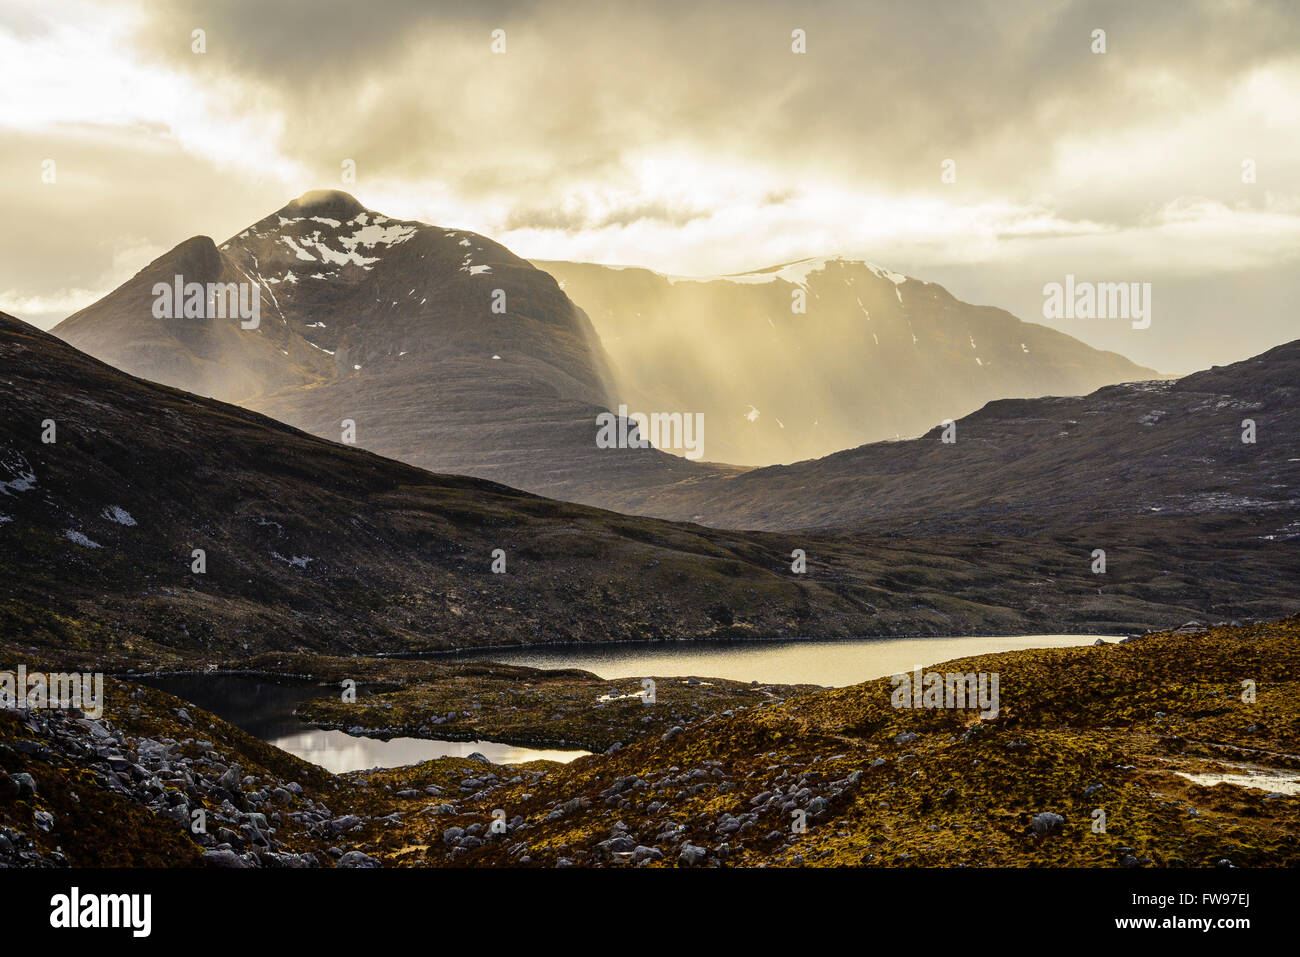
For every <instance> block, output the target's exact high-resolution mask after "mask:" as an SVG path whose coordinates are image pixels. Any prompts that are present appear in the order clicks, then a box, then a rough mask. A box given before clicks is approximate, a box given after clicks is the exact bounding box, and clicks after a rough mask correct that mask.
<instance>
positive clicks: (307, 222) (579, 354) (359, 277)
mask: <svg viewBox="0 0 1300 957" xmlns="http://www.w3.org/2000/svg"><path fill="white" fill-rule="evenodd" d="M176 276H182V277H183V279H184V281H185V282H191V281H193V282H198V283H203V284H206V283H210V282H211V283H224V282H236V283H239V282H243V283H245V284H247V285H248V286H251V287H252V288H253V289H255V290H256V292H257V294H258V297H259V300H260V302H261V316H260V323H259V324H258V325H257V327H256V328H251V329H249V328H244V327H243V326H244V323H241V321H240V320H239V319H238V318H234V317H231V318H210V319H208V318H188V319H187V318H174V319H159V318H156V317H155V316H154V313H153V308H154V303H155V300H156V296H155V294H154V291H153V290H154V287H155V284H157V283H162V284H163V285H164V286H171V285H172V284H173V283H174V281H175V277H176ZM250 298H251V296H250ZM53 331H54V333H55V334H56V335H58V336H60V337H61V338H63V339H64V340H65V341H67V342H69V343H71V344H72V345H74V346H76V347H77V348H79V349H83V350H85V351H86V352H89V353H90V354H92V355H94V356H96V357H97V358H100V359H103V360H104V361H105V362H108V363H110V364H112V365H114V366H117V367H118V368H120V369H123V370H125V371H127V372H130V373H131V374H133V375H138V376H141V377H143V378H148V379H151V380H153V381H156V382H161V383H163V384H166V385H172V386H175V387H177V388H180V389H185V390H186V391H190V392H195V393H197V394H200V395H209V396H213V397H215V398H218V399H221V400H224V401H228V402H235V403H238V404H240V405H243V406H245V407H246V408H250V409H254V410H257V411H260V412H264V413H265V414H267V415H271V416H273V417H275V418H277V419H280V420H281V421H283V422H287V423H289V424H291V425H294V426H296V427H298V428H301V429H303V430H304V431H307V432H310V433H312V434H314V435H319V436H322V437H325V438H330V439H334V440H335V441H338V440H340V439H342V438H343V437H344V420H350V421H351V422H353V423H355V443H356V444H357V445H360V446H361V447H363V448H367V449H370V450H371V451H374V452H378V453H380V454H383V455H387V456H391V457H394V458H400V459H402V460H404V461H407V462H410V463H413V464H416V465H419V466H421V467H423V468H429V469H434V470H440V471H448V472H456V473H458V474H464V475H473V476H478V477H483V478H490V479H493V480H497V481H501V482H506V483H509V484H511V485H513V486H515V487H518V488H524V489H530V490H536V491H547V490H553V489H560V490H563V489H565V488H567V487H568V486H570V485H573V486H576V488H577V489H578V491H579V492H580V490H581V489H582V488H584V487H586V486H588V485H591V486H596V487H599V486H609V487H618V486H619V484H620V482H622V481H625V480H628V479H627V478H626V477H625V474H624V473H628V474H629V475H630V476H631V479H630V480H631V481H632V483H633V485H640V484H642V483H643V482H644V481H646V480H647V477H650V478H651V479H652V480H655V481H664V480H670V479H671V478H672V477H673V476H675V475H677V474H679V473H681V472H682V471H683V470H684V467H685V466H686V465H687V463H685V462H684V461H683V460H681V459H678V458H676V457H673V456H669V455H666V454H662V453H659V452H657V451H655V450H654V449H613V450H610V449H598V448H596V445H595V435H596V425H595V422H596V415H597V414H598V413H600V412H601V411H602V410H605V409H610V408H615V407H616V405H617V400H616V395H615V391H614V385H613V381H612V377H611V374H610V371H609V367H608V362H607V359H606V357H605V354H604V352H603V350H602V349H601V346H600V342H599V340H598V339H597V337H596V335H595V333H594V331H593V330H592V327H591V324H590V322H589V321H588V320H587V317H586V315H585V314H584V313H583V312H582V310H580V309H578V308H576V307H575V306H574V305H573V303H572V302H571V301H570V300H569V299H568V298H567V297H566V296H565V295H564V293H563V292H561V291H560V288H559V286H558V285H557V284H556V282H555V280H554V279H552V278H551V277H550V276H549V275H547V274H546V273H544V272H542V271H541V270H539V269H537V268H535V267H533V266H531V265H529V264H528V263H527V262H525V261H524V260H522V259H519V258H518V257H517V256H515V255H513V254H512V253H511V252H510V251H509V250H507V249H505V248H504V247H502V246H500V245H498V244H497V243H494V242H492V241H491V240H489V239H486V238H484V237H482V236H479V235H477V234H474V233H468V232H464V231H460V230H452V229H442V228H439V227H435V226H429V225H426V224H424V223H419V222H414V221H403V220H394V219H389V218H388V217H386V216H383V215H381V214H379V213H375V212H373V211H371V210H367V209H366V208H365V207H363V206H362V205H361V204H360V203H359V202H358V201H357V200H356V199H355V198H353V197H352V196H350V195H348V194H347V193H342V192H338V191H317V192H311V193H307V194H304V195H303V196H301V197H299V198H298V199H296V200H294V201H292V202H290V203H289V204H288V205H286V206H285V207H284V208H282V209H280V210H278V211H276V212H274V213H272V214H271V215H269V216H267V217H265V218H264V219H262V220H260V221H259V222H257V223H255V224H253V225H252V226H250V227H248V228H247V229H245V230H243V231H242V232H240V233H239V234H238V235H236V236H233V237H231V238H230V239H228V240H226V241H225V242H223V243H222V244H221V245H220V246H217V245H216V244H215V243H213V241H212V240H211V239H209V238H207V237H203V236H200V237H195V238H192V239H189V240H187V241H186V242H184V243H181V245H179V246H177V247H176V248H175V249H173V250H171V251H170V252H168V253H166V254H165V255H163V256H161V257H159V258H158V259H157V260H155V261H154V262H153V263H151V264H149V266H147V267H146V268H145V269H144V270H142V271H141V272H140V273H139V274H137V275H136V276H135V277H134V278H132V279H131V280H130V281H128V282H127V283H125V284H124V285H123V286H121V287H120V288H118V289H116V290H114V291H113V292H112V293H110V294H109V295H107V296H105V297H104V298H103V299H101V300H99V301H98V302H96V303H94V304H92V305H90V306H88V307H86V308H85V309H83V310H81V311H80V312H78V313H76V314H75V315H73V316H70V317H69V318H68V319H66V320H64V321H63V322H62V323H60V324H59V325H58V326H56V327H55V329H54V330H53ZM656 476H658V478H655V477H656ZM577 497H580V495H578V496H577Z"/></svg>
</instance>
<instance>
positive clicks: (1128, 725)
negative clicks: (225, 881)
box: [0, 618, 1300, 867]
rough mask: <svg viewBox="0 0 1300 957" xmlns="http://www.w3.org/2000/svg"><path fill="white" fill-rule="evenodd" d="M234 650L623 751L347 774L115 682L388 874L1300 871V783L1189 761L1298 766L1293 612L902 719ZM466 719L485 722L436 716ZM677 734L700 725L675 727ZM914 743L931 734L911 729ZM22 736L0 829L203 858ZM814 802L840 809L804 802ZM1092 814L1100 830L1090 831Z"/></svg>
mask: <svg viewBox="0 0 1300 957" xmlns="http://www.w3.org/2000/svg"><path fill="white" fill-rule="evenodd" d="M241 664H243V665H244V666H245V667H247V668H249V669H251V670H257V671H262V672H264V673H278V674H299V675H311V676H313V677H315V678H317V679H318V680H321V681H322V682H326V683H332V682H335V681H337V680H341V678H343V677H353V678H355V679H356V680H358V681H361V682H363V683H365V682H369V683H370V684H371V685H372V686H377V688H376V690H377V693H375V694H372V695H369V696H366V697H363V698H362V699H361V700H360V702H359V703H358V704H355V705H344V704H343V703H342V702H341V701H340V700H338V699H337V698H330V699H321V700H319V701H317V702H313V703H312V707H311V709H310V713H311V714H312V716H313V717H315V718H318V719H320V720H328V721H333V722H337V723H342V724H345V725H348V726H351V725H358V724H359V725H362V726H365V727H368V728H371V729H372V730H373V729H383V728H386V727H393V726H399V725H400V726H406V725H409V726H411V727H414V728H417V729H418V728H426V729H427V732H428V734H429V735H430V736H434V737H453V736H455V735H456V734H457V733H459V732H463V733H464V734H466V735H469V736H482V737H492V738H498V739H504V738H510V737H514V738H515V740H516V741H517V742H519V743H533V744H538V745H548V746H555V745H556V744H558V743H559V742H561V741H563V742H566V743H569V744H570V745H576V746H582V747H587V748H588V749H590V750H603V749H604V747H607V746H608V744H610V743H613V742H616V741H617V742H621V743H622V744H623V745H624V746H623V747H622V748H620V749H616V750H614V751H613V752H612V753H609V754H595V755H592V756H590V757H585V758H580V759H578V760H576V761H573V762H572V763H569V764H565V765H560V764H555V763H551V762H534V763H532V764H528V765H508V766H496V767H489V766H488V765H485V764H483V763H481V762H478V761H473V760H467V759H460V758H444V759H439V760H435V761H430V762H426V763H424V764H420V765H415V766H412V767H406V768H397V769H390V770H385V771H377V772H370V773H353V774H348V775H339V776H335V775H330V774H328V773H326V772H324V771H323V770H321V769H319V768H316V767H315V766H313V765H309V764H306V763H305V762H302V761H299V760H298V759H296V758H293V757H291V756H289V755H287V754H284V753H283V752H280V751H278V750H277V749H275V748H273V747H271V746H269V745H267V744H265V743H263V742H261V741H258V740H256V739H254V738H252V737H250V736H248V735H246V734H244V733H243V732H240V731H238V730H237V729H235V728H233V727H231V726H229V725H228V724H226V723H225V722H223V721H221V720H220V719H217V718H214V717H212V716H210V715H208V714H206V713H205V712H202V711H201V710H199V709H196V708H193V707H190V708H188V709H187V710H188V711H189V713H190V715H191V722H192V723H189V724H186V723H185V722H183V721H182V720H181V719H179V718H178V717H177V709H178V708H179V707H180V705H181V704H182V702H180V701H179V700H178V699H175V698H172V697H171V696H169V695H165V694H163V693H162V692H158V691H155V690H153V689H147V688H142V687H140V686H138V685H134V684H133V683H129V682H118V681H113V682H112V691H111V694H113V695H115V696H117V697H118V699H119V700H121V696H123V695H128V696H130V697H129V701H130V705H129V707H128V708H127V709H125V710H122V709H117V710H115V711H114V713H113V715H112V717H113V720H114V722H115V723H116V724H117V725H118V726H119V727H121V728H122V729H123V730H125V731H127V732H128V733H130V734H141V735H147V736H150V737H158V736H169V737H172V738H176V739H178V740H181V739H184V738H186V737H195V736H201V737H204V738H207V739H209V740H212V741H213V742H214V743H215V744H216V746H217V747H218V749H220V750H222V751H223V752H227V753H229V754H231V755H233V756H235V757H236V758H237V759H238V760H239V761H240V762H241V764H242V765H243V766H244V767H245V768H246V770H247V773H250V774H254V775H257V776H259V777H265V778H267V779H273V780H281V781H288V780H292V781H297V782H299V783H300V784H301V785H302V786H303V787H304V789H307V790H308V791H309V792H311V793H314V794H317V795H320V796H321V797H322V798H323V799H324V800H327V801H328V803H329V806H330V808H331V810H332V812H333V813H335V814H340V815H341V814H356V815H359V816H360V817H361V818H362V824H361V825H360V826H359V827H358V828H357V829H356V830H353V831H349V833H348V834H347V835H346V836H345V837H342V838H336V839H335V843H337V844H338V846H339V847H342V848H343V849H353V848H355V849H358V850H362V851H364V852H366V853H367V854H370V855H373V856H374V857H376V858H378V859H380V860H381V861H383V862H384V863H385V864H388V865H398V866H447V865H453V866H479V865H482V866H499V865H508V864H516V865H517V864H520V863H525V864H529V865H531V866H552V865H555V864H556V863H558V862H560V861H561V859H564V860H567V861H569V862H572V863H574V864H577V865H597V864H616V863H623V862H624V861H625V860H626V857H627V856H626V855H611V854H609V853H608V852H607V851H606V850H603V849H602V847H601V846H599V845H601V844H602V842H605V841H606V840H607V839H608V838H610V837H611V835H617V834H626V835H629V836H630V837H632V838H633V840H634V841H635V843H637V844H639V845H643V846H646V847H653V848H656V849H658V850H659V851H660V852H661V853H662V854H663V855H664V857H663V860H661V861H660V860H650V861H648V862H647V865H646V866H670V865H674V864H676V863H677V857H678V851H679V849H680V848H681V847H682V846H683V845H684V844H685V843H690V844H694V845H698V846H700V847H703V848H706V849H707V852H708V853H707V856H706V858H705V862H706V863H725V864H727V865H735V866H772V865H777V866H779V865H792V864H793V865H813V866H847V865H858V866H861V865H869V866H885V867H892V866H955V865H967V866H975V867H978V866H1032V867H1039V866H1047V867H1052V866H1086V867H1112V866H1118V865H1120V864H1121V863H1124V864H1127V865H1129V866H1137V865H1141V866H1157V867H1159V866H1182V865H1186V866H1195V867H1201V866H1214V865H1217V864H1219V863H1220V862H1221V861H1223V860H1225V859H1226V860H1227V861H1229V862H1231V863H1232V864H1234V865H1237V866H1296V865H1297V864H1300V796H1297V795H1295V794H1285V795H1278V794H1270V793H1268V792H1267V791H1265V790H1260V789H1254V788H1244V787H1239V786H1236V785H1232V784H1218V785H1215V786H1213V787H1207V786H1202V785H1198V784H1193V783H1192V782H1191V781H1190V780H1188V779H1186V778H1184V777H1182V776H1180V774H1179V773H1178V772H1184V773H1207V772H1215V771H1218V772H1233V771H1240V770H1242V768H1254V769H1260V770H1271V771H1277V772H1288V773H1295V772H1300V618H1291V619H1287V620H1285V621H1281V622H1275V623H1268V624H1258V625H1250V626H1246V627H1237V628H1230V627H1222V628H1211V629H1209V630H1207V631H1205V632H1203V633H1199V634H1174V633H1161V634H1153V635H1148V636H1145V637H1142V638H1139V639H1136V640H1133V641H1130V642H1127V643H1110V644H1105V645H1098V646H1085V647H1077V648H1062V649H1051V650H1039V651H1020V652H1008V653H1004V654H997V655H985V656H980V657H974V658H967V659H962V660H960V661H956V662H950V663H946V664H943V665H936V666H933V670H937V671H941V672H947V671H955V672H991V673H992V672H995V673H997V674H998V675H999V690H1000V702H999V704H1000V710H999V713H998V715H997V716H996V718H990V719H980V717H979V716H978V715H977V714H976V713H975V712H973V711H961V710H953V709H943V708H938V709H929V710H927V709H899V708H895V707H893V706H892V704H891V692H892V690H893V688H892V684H891V682H890V681H889V680H888V679H881V680H877V681H871V682H867V683H865V684H860V685H855V686H852V687H847V688H836V689H821V690H813V689H808V688H783V687H780V686H763V687H755V686H751V685H744V684H740V683H736V682H723V681H711V680H709V679H704V680H703V681H702V682H701V683H698V684H688V683H685V682H683V680H682V679H659V680H658V682H657V688H656V692H657V702H656V704H654V705H646V704H643V703H642V702H641V701H640V699H638V698H625V699H621V700H616V701H610V702H608V703H606V704H603V705H601V704H598V702H597V700H596V699H597V698H598V697H599V696H600V695H602V694H607V693H610V692H616V693H621V694H627V693H631V692H636V691H639V690H641V685H640V682H639V680H636V679H627V680H623V681H615V682H606V681H603V680H602V679H599V678H596V677H595V676H593V675H589V674H586V673H583V672H576V671H567V672H540V671H536V670H534V669H521V668H515V667H508V666H503V665H495V664H491V663H481V662H475V663H465V662H459V663H457V662H427V661H391V660H379V659H344V658H329V657H322V656H293V655H279V656H263V657H261V658H254V659H249V660H246V661H244V662H242V663H241ZM29 667H36V665H35V664H33V665H30V666H29ZM927 670H929V669H927ZM1245 681H1250V682H1253V687H1254V689H1255V698H1254V700H1253V701H1251V700H1247V698H1248V696H1246V697H1245V698H1244V697H1243V691H1244V687H1243V682H1245ZM779 699H785V700H779ZM475 701H477V702H478V704H479V708H478V709H477V710H476V709H474V708H473V703H474V702H475ZM385 704H387V705H391V707H384V705H385ZM453 709H454V710H456V711H457V712H458V713H462V712H464V711H469V712H470V713H471V715H472V718H468V719H465V718H458V719H457V720H456V721H453V722H450V723H447V724H444V725H439V726H431V725H429V724H428V722H429V720H430V718H431V716H434V715H438V714H443V715H445V714H446V713H447V712H449V711H451V710H453ZM726 711H730V712H731V713H730V714H724V713H723V712H726ZM647 718H649V719H650V720H648V721H647V720H646V719H647ZM462 721H463V722H464V723H463V724H462V723H461V722H462ZM673 725H681V726H683V727H684V728H685V730H684V731H682V732H681V733H671V732H670V733H667V734H666V733H665V732H666V730H667V729H668V728H670V727H672V726H673ZM907 732H910V733H912V734H915V735H917V737H916V738H915V739H914V740H910V741H907V743H896V741H895V739H896V738H897V737H898V736H899V735H900V734H904V733H907ZM29 737H30V734H29V732H27V731H26V729H25V727H24V725H23V723H22V721H21V720H20V717H19V716H18V715H15V714H13V713H0V767H2V768H3V770H5V771H7V772H9V773H17V772H19V771H22V770H27V771H30V772H31V773H32V774H33V776H34V778H35V779H36V781H37V798H36V799H35V803H33V802H30V801H7V802H0V823H5V824H8V825H10V826H13V827H16V828H18V829H19V830H22V831H24V832H26V833H29V834H32V835H33V836H34V839H36V840H37V841H38V842H41V841H44V842H46V843H48V844H49V845H50V846H49V848H45V849H46V850H52V849H53V848H54V847H55V846H59V847H62V849H63V852H64V853H65V855H66V856H67V859H68V861H69V862H70V863H72V864H92V865H93V864H102V863H112V864H162V863H168V864H176V865H186V864H191V863H194V861H195V859H196V855H197V852H198V848H197V847H196V846H195V845H194V844H193V843H192V842H190V841H189V840H188V837H187V836H186V835H185V834H184V833H183V832H180V831H179V830H178V829H177V828H176V825H175V824H174V823H173V822H171V821H169V820H165V819H162V818H157V817H154V816H153V815H151V814H149V813H148V812H147V811H145V810H144V809H143V808H141V807H139V806H137V805H134V804H132V803H131V802H130V801H129V800H127V799H125V798H121V797H117V796H115V795H113V794H111V793H108V792H106V791H104V790H103V789H102V788H100V787H99V786H98V785H97V784H96V782H95V781H94V780H93V779H92V778H88V777H86V775H85V774H84V773H82V772H80V771H79V769H78V768H77V767H76V766H75V764H70V763H68V762H60V763H49V762H44V761H42V759H41V758H40V757H39V756H34V755H31V754H26V753H21V752H20V751H19V750H17V749H16V745H17V744H18V743H19V742H20V741H22V740H25V739H27V738H29ZM905 740H906V739H905ZM486 772H492V773H495V774H496V776H497V778H498V779H499V783H495V784H494V786H493V787H492V788H491V789H489V790H487V791H483V792H476V791H473V790H471V791H469V792H466V791H465V790H464V789H463V788H462V787H461V785H462V782H464V781H465V780H466V779H472V778H477V777H481V776H483V775H484V774H485V773H486ZM633 780H635V781H636V782H639V783H635V784H628V783H627V782H629V781H633ZM430 788H432V789H433V790H428V789H430ZM776 789H781V790H782V791H783V792H784V794H783V796H797V800H798V801H799V802H800V805H801V807H803V808H808V811H809V812H808V814H807V818H806V823H807V830H806V832H804V833H797V834H796V833H793V832H792V830H791V815H790V813H789V810H788V808H784V807H782V806H780V805H779V803H778V804H777V805H773V804H772V803H771V801H770V799H769V800H768V801H763V802H759V803H758V804H755V803H754V799H755V798H756V797H758V796H760V795H762V794H763V793H764V792H772V791H774V790H776ZM399 791H402V792H406V793H405V796H402V797H399V796H398V792H399ZM74 795H75V797H74ZM810 795H814V796H816V797H818V798H820V799H821V800H823V801H824V802H825V804H824V807H817V806H815V805H811V806H810V805H809V803H808V801H809V796H810ZM439 805H443V807H442V808H441V809H439V807H438V806H439ZM38 806H39V807H40V808H44V809H48V810H50V811H51V812H52V813H54V814H55V818H56V821H57V822H58V824H57V827H56V829H55V830H54V831H53V832H52V833H49V834H45V833H43V832H37V831H35V830H34V829H33V828H32V814H33V812H34V810H35V809H37V807H38ZM497 809H501V810H503V811H505V813H506V816H507V818H509V819H511V820H512V821H517V822H518V823H517V824H516V825H514V826H512V830H511V832H510V833H509V834H508V835H502V836H499V837H498V836H489V834H488V832H486V831H485V830H482V829H486V828H487V826H488V825H490V823H491V821H492V820H493V812H494V811H496V810H497ZM1098 810H1101V811H1102V812H1104V814H1105V829H1104V832H1098V831H1097V830H1095V828H1094V824H1095V822H1096V812H1097V811H1098ZM1047 812H1050V813H1052V814H1056V815H1059V816H1060V817H1061V818H1062V819H1063V820H1062V822H1061V823H1059V824H1058V825H1057V826H1055V827H1053V828H1051V829H1050V830H1049V831H1048V833H1037V832H1036V831H1035V829H1034V828H1033V826H1032V822H1033V819H1034V817H1035V816H1036V815H1039V814H1043V813H1047ZM744 815H753V816H754V817H753V819H752V821H751V822H750V823H748V824H747V826H745V827H744V828H743V829H740V830H734V829H733V830H729V831H725V830H724V829H723V822H725V821H726V819H727V818H728V817H729V816H734V817H735V818H740V817H742V816H744ZM475 824H478V825H480V826H481V830H480V832H479V833H482V834H483V835H484V838H485V839H484V841H483V843H482V844H481V845H479V846H471V847H456V848H454V849H453V848H451V847H449V846H448V844H447V842H445V841H444V839H443V833H444V831H445V830H446V829H447V828H449V827H462V828H464V827H470V826H472V825H475ZM277 837H278V839H280V840H282V841H283V842H284V843H285V845H286V846H288V847H290V848H292V849H295V850H313V851H315V852H318V853H319V852H321V851H322V850H323V847H324V844H325V843H326V842H324V841H323V840H322V839H321V838H320V837H318V836H314V835H312V834H309V833H307V832H305V831H303V832H298V831H295V829H294V827H293V826H292V825H291V824H287V825H286V827H285V828H284V829H283V832H282V833H281V834H279V835H277Z"/></svg>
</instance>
